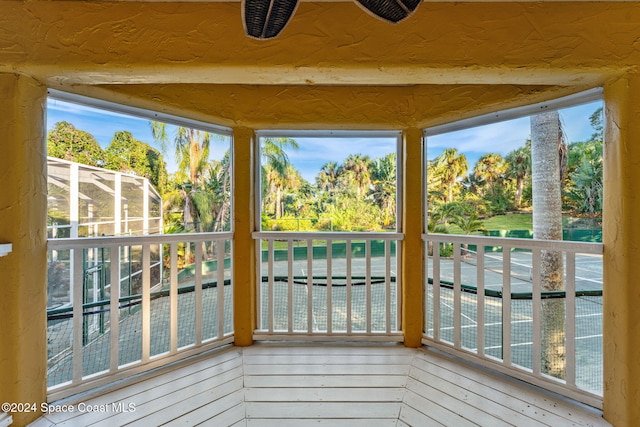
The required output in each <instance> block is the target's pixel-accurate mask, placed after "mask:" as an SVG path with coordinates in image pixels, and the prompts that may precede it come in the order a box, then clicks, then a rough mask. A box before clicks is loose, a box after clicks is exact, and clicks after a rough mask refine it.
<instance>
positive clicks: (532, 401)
mask: <svg viewBox="0 0 640 427" xmlns="http://www.w3.org/2000/svg"><path fill="white" fill-rule="evenodd" d="M414 367H418V368H419V369H421V370H424V371H430V372H436V371H437V372H438V373H439V374H438V375H440V376H441V377H442V378H444V379H445V380H447V381H448V382H450V383H452V384H457V385H459V386H461V387H464V388H466V389H468V390H477V393H478V394H479V395H481V396H483V397H484V398H486V399H488V400H492V401H496V402H497V403H499V404H500V405H501V406H503V407H505V408H510V409H512V410H515V411H517V412H520V413H522V414H525V415H528V416H530V417H531V418H535V419H537V420H538V421H542V422H545V421H544V420H545V419H549V422H548V423H547V422H545V424H547V425H551V426H557V425H563V426H564V425H567V426H570V425H587V426H588V425H609V424H608V423H606V421H604V420H603V419H602V416H601V414H600V413H599V411H598V410H596V409H595V408H590V407H587V406H586V405H582V404H578V403H576V402H573V401H570V400H569V399H567V398H564V397H562V396H558V395H556V394H553V393H549V392H546V391H544V390H542V389H539V388H537V387H534V386H531V385H528V384H525V383H523V382H521V381H517V380H514V379H511V378H508V377H505V376H503V375H500V374H496V373H493V372H490V371H487V370H485V369H482V368H479V367H476V366H470V365H469V364H467V363H465V362H460V361H458V360H454V359H451V358H449V357H447V356H444V355H441V354H438V353H435V352H432V351H425V350H420V351H419V354H418V356H417V357H416V361H415V362H414ZM438 368H442V369H438Z"/></svg>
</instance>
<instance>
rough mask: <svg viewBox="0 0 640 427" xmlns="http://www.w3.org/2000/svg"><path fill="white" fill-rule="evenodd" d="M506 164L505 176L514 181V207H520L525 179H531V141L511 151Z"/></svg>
mask: <svg viewBox="0 0 640 427" xmlns="http://www.w3.org/2000/svg"><path fill="white" fill-rule="evenodd" d="M505 161H506V162H507V176H508V177H509V178H512V179H515V180H516V197H515V204H516V207H518V208H519V207H521V206H522V194H523V192H524V184H525V181H526V179H527V178H529V177H531V141H527V142H526V144H525V146H524V147H520V148H518V149H516V150H513V151H511V152H510V153H509V154H507V157H506V158H505Z"/></svg>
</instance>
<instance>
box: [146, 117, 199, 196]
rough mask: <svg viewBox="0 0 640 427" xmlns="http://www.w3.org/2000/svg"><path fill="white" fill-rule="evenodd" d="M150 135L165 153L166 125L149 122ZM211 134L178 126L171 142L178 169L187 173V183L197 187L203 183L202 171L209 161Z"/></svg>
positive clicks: (166, 143)
mask: <svg viewBox="0 0 640 427" xmlns="http://www.w3.org/2000/svg"><path fill="white" fill-rule="evenodd" d="M151 134H152V135H153V138H154V139H155V140H156V141H157V142H158V143H159V144H160V147H162V150H163V151H166V149H167V145H168V143H169V142H168V141H169V137H168V135H167V125H166V123H162V122H155V121H152V122H151ZM210 141H211V134H210V133H209V132H205V131H201V130H198V129H192V128H186V127H182V126H179V127H178V128H177V129H176V134H175V137H174V140H173V144H174V148H175V150H176V151H175V153H176V159H177V161H178V168H179V169H180V170H181V171H183V172H186V173H188V176H189V182H191V184H192V185H193V186H198V185H200V184H202V183H203V181H204V170H205V169H206V167H207V164H208V161H209V143H210Z"/></svg>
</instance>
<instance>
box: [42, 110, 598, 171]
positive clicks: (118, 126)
mask: <svg viewBox="0 0 640 427" xmlns="http://www.w3.org/2000/svg"><path fill="white" fill-rule="evenodd" d="M601 105H602V103H601V102H600V101H598V102H592V103H589V104H584V105H580V106H577V107H572V108H566V109H563V110H560V116H561V119H562V122H563V125H564V129H565V132H566V133H567V136H568V139H569V142H576V141H583V140H586V139H587V138H589V137H590V136H591V134H592V133H593V129H592V128H591V125H590V123H589V116H590V115H591V114H592V113H593V112H594V111H595V110H596V109H597V108H598V107H600V106H601ZM63 120H64V121H68V122H70V123H72V124H73V125H74V126H75V127H76V128H78V129H81V130H84V131H87V132H89V133H91V134H92V135H93V136H94V137H95V138H96V140H97V141H98V142H99V143H100V145H101V146H102V147H103V148H106V147H107V146H108V145H109V143H110V142H111V139H112V138H113V135H114V133H115V132H117V131H121V130H127V131H129V132H131V133H132V134H133V136H134V137H135V138H136V139H139V140H141V141H144V142H146V143H148V144H150V145H152V146H154V147H156V148H158V149H159V148H160V147H158V145H157V144H156V143H155V142H154V140H153V136H152V135H151V129H150V126H149V120H148V119H141V118H138V117H132V116H126V115H123V114H119V113H114V112H110V111H105V110H98V109H95V108H91V107H85V106H81V105H77V104H72V103H69V102H64V101H58V100H53V99H49V101H48V103H47V129H51V128H53V126H54V124H55V123H57V122H59V121H63ZM168 129H169V132H172V129H174V128H173V127H169V128H168ZM529 134H530V130H529V118H521V119H516V120H509V121H505V122H500V123H495V124H491V125H485V126H480V127H476V128H470V129H465V130H461V131H457V132H451V133H448V134H443V135H437V136H433V137H429V138H428V140H427V158H428V159H433V158H434V157H436V156H438V155H439V154H440V153H442V151H443V150H444V149H445V148H449V147H453V148H457V149H458V151H460V152H462V153H464V154H465V155H466V156H467V161H468V163H469V168H473V165H474V164H475V162H476V160H477V159H478V158H479V157H480V156H481V155H482V154H485V153H488V152H492V153H498V154H501V155H503V156H504V155H506V154H507V153H508V152H509V151H511V150H513V149H515V148H518V147H521V146H523V145H524V143H525V141H526V140H527V138H529ZM296 141H297V142H298V144H299V146H300V150H298V151H293V150H290V151H289V152H288V155H289V160H290V161H291V163H292V164H293V165H294V166H295V167H296V169H298V170H299V171H300V173H301V174H302V176H303V177H304V178H305V179H306V180H307V181H309V182H311V183H313V182H314V179H315V176H316V175H317V173H318V171H319V170H320V168H321V167H322V165H324V164H325V163H327V162H330V161H334V162H337V163H341V162H342V161H344V159H345V158H346V157H347V156H348V155H349V154H356V153H359V154H363V155H368V156H369V157H371V158H376V157H382V156H385V155H387V154H389V153H391V152H393V151H395V149H396V140H395V138H389V137H386V138H331V137H322V138H320V137H311V138H309V137H305V138H296ZM227 148H228V144H221V143H219V142H218V143H216V142H215V140H214V141H213V142H212V145H211V158H212V159H220V158H222V156H223V155H224V152H225V151H226V149H227ZM164 154H165V161H166V162H167V169H168V171H169V172H170V173H173V172H175V171H176V169H177V167H176V162H175V158H174V152H173V149H172V148H169V149H168V151H167V152H165V153H164Z"/></svg>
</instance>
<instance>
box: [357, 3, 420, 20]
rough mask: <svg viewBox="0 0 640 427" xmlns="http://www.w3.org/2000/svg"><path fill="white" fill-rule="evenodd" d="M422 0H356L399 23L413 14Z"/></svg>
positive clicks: (377, 14) (376, 14) (361, 4)
mask: <svg viewBox="0 0 640 427" xmlns="http://www.w3.org/2000/svg"><path fill="white" fill-rule="evenodd" d="M420 1H421V0H356V2H357V3H358V4H360V6H362V7H363V8H365V10H367V11H369V12H371V13H373V14H374V15H375V16H377V17H378V18H381V19H383V20H385V21H387V22H392V23H394V24H395V23H398V22H400V21H402V20H403V19H404V18H406V17H407V16H409V15H411V14H412V13H413V12H414V11H415V10H416V8H417V7H418V5H419V4H420Z"/></svg>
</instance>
